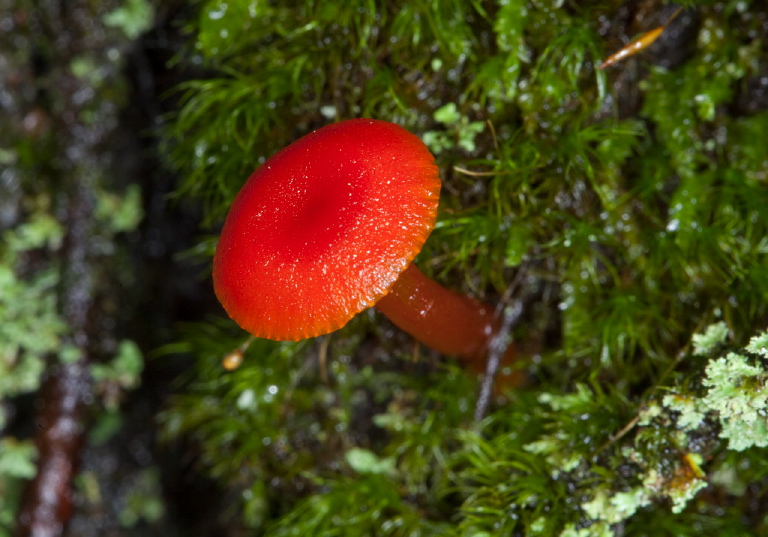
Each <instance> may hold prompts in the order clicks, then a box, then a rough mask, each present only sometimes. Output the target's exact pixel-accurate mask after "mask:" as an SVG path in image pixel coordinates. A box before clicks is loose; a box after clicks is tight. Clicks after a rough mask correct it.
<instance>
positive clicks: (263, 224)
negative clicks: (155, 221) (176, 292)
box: [213, 119, 440, 341]
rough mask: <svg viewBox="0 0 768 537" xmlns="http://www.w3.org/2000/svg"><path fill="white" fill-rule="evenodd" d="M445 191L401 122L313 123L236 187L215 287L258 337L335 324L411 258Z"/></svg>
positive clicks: (304, 334)
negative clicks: (309, 130) (316, 126)
mask: <svg viewBox="0 0 768 537" xmlns="http://www.w3.org/2000/svg"><path fill="white" fill-rule="evenodd" d="M439 196H440V177H439V175H438V170H437V166H436V165H435V159H434V157H433V156H432V154H431V153H430V152H429V150H428V149H427V147H426V146H425V145H424V143H423V142H422V141H421V140H420V139H419V138H418V137H416V136H415V135H413V134H411V133H410V132H408V131H406V130H405V129H403V128H402V127H399V126H398V125H395V124H393V123H388V122H386V121H378V120H374V119H351V120H347V121H342V122H340V123H336V124H333V125H328V126H326V127H323V128H321V129H318V130H316V131H314V132H312V133H310V134H308V135H306V136H304V137H303V138H301V139H299V140H297V141H296V142H294V143H293V144H291V145H289V146H288V147H286V148H285V149H283V150H282V151H280V152H279V153H277V154H275V155H274V156H273V157H271V158H270V159H269V160H267V161H266V162H265V163H264V164H263V165H262V166H261V167H260V168H259V169H258V170H256V171H255V172H254V173H253V175H251V176H250V178H249V179H248V181H247V182H246V183H245V185H243V188H242V189H241V190H240V192H239V193H238V195H237V196H236V197H235V200H234V202H233V203H232V206H231V208H230V210H229V214H228V215H227V219H226V222H225V223H224V228H223V229H222V232H221V237H220V238H219V242H218V244H217V246H216V253H215V255H214V258H213V283H214V290H215V292H216V296H217V297H218V299H219V301H220V302H221V303H222V305H223V306H224V309H225V310H226V311H227V313H228V314H229V316H230V317H231V318H232V319H234V320H235V322H237V324H239V325H240V326H241V327H242V328H244V329H245V330H247V331H248V332H250V333H251V334H253V335H255V336H257V337H264V338H269V339H275V340H290V341H297V340H300V339H304V338H308V337H313V336H318V335H321V334H327V333H329V332H332V331H334V330H337V329H338V328H341V327H342V326H344V325H345V324H346V323H347V322H348V321H349V320H350V319H352V317H354V316H355V315H356V314H357V313H359V312H360V311H362V310H364V309H366V308H368V307H370V306H373V305H374V304H375V303H376V302H377V301H378V300H379V299H380V298H381V297H383V296H384V295H386V294H387V292H388V291H389V289H390V287H391V286H392V285H393V284H394V282H395V280H397V277H398V276H399V275H400V273H401V272H402V271H403V270H405V268H406V267H407V266H408V265H409V263H410V262H411V261H412V260H413V258H414V257H416V255H417V254H418V253H419V251H420V250H421V248H422V246H423V245H424V242H425V241H426V239H427V237H428V236H429V233H430V232H431V231H432V228H433V227H434V224H435V220H436V218H437V205H438V199H439Z"/></svg>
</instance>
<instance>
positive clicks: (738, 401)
mask: <svg viewBox="0 0 768 537" xmlns="http://www.w3.org/2000/svg"><path fill="white" fill-rule="evenodd" d="M703 384H704V385H705V386H707V387H709V390H708V392H707V395H706V397H704V399H703V403H704V405H705V406H706V407H707V408H709V409H710V410H712V411H714V412H715V413H716V414H717V418H718V420H719V421H720V425H721V427H722V431H721V433H720V436H721V437H722V438H727V439H728V440H729V444H728V447H729V449H733V450H736V451H743V450H745V449H747V448H749V447H752V446H759V447H765V446H768V421H767V416H768V387H766V371H765V368H764V367H761V366H758V365H754V364H752V363H750V362H749V360H748V359H747V358H746V357H745V356H741V355H740V354H736V353H733V352H731V353H728V355H727V356H726V357H725V358H719V359H717V360H713V361H711V362H710V363H709V365H708V366H707V369H706V378H705V379H704V381H703Z"/></svg>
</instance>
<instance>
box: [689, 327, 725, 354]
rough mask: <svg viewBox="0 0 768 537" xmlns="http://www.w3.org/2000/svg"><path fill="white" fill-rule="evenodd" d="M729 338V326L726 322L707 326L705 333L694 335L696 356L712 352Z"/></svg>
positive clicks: (694, 352)
mask: <svg viewBox="0 0 768 537" xmlns="http://www.w3.org/2000/svg"><path fill="white" fill-rule="evenodd" d="M727 338H728V326H726V324H725V323H724V322H722V321H721V322H719V323H715V324H712V325H710V326H709V327H707V330H706V331H705V332H704V333H703V334H695V335H694V336H693V354H695V355H696V356H706V355H707V354H709V353H711V352H712V351H713V350H715V348H716V347H717V346H718V345H722V344H723V343H725V340H726V339H727Z"/></svg>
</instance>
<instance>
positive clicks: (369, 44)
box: [163, 0, 768, 535]
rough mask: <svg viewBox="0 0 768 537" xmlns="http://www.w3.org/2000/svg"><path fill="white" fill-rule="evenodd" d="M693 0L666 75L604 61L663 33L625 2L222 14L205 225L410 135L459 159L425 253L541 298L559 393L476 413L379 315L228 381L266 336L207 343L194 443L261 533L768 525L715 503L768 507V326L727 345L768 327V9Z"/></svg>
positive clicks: (562, 531)
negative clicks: (267, 174)
mask: <svg viewBox="0 0 768 537" xmlns="http://www.w3.org/2000/svg"><path fill="white" fill-rule="evenodd" d="M685 5H686V6H687V8H688V9H689V12H687V13H685V14H684V15H680V18H679V20H678V22H681V21H683V20H684V19H685V20H688V22H687V23H684V24H687V25H688V26H686V28H687V30H690V31H692V32H695V33H696V32H697V36H696V38H695V39H693V40H692V41H690V42H689V43H687V45H689V46H690V53H689V54H688V55H687V56H686V57H685V58H683V59H682V60H680V61H679V63H677V64H676V65H674V66H673V67H669V68H662V67H659V66H652V65H649V63H650V62H651V61H652V60H653V59H654V58H655V57H656V56H654V54H655V53H653V51H652V49H651V50H649V51H647V53H641V54H640V55H638V56H633V57H631V58H628V59H626V60H624V62H623V63H620V64H618V65H617V66H615V67H613V68H611V69H610V70H607V71H597V70H595V68H594V63H595V62H596V61H598V60H601V59H602V58H603V57H605V56H606V55H607V54H606V53H607V52H608V50H607V49H608V48H609V46H611V45H610V44H609V42H608V41H607V38H606V37H603V36H604V35H606V32H607V33H608V34H611V33H613V32H618V33H621V34H622V35H621V37H622V38H623V39H624V40H626V39H627V38H630V37H636V36H627V35H623V33H622V32H621V29H620V28H619V29H614V28H615V27H616V26H617V25H620V24H621V21H622V20H624V16H623V15H621V13H623V11H621V9H622V6H620V5H619V4H618V3H615V2H609V3H608V4H605V5H603V6H599V7H594V8H589V9H585V8H582V7H579V6H576V5H572V4H568V5H560V4H557V5H544V4H541V3H535V2H525V1H522V0H511V1H505V2H499V3H498V4H493V3H490V4H489V3H479V2H458V1H457V2H448V3H445V2H437V1H425V2H418V3H403V4H402V5H397V6H387V7H381V6H377V5H373V4H371V3H368V2H362V1H360V2H356V3H353V4H349V5H344V6H341V5H333V6H331V5H315V4H306V3H303V2H288V3H282V4H280V5H264V4H259V5H258V6H257V5H251V4H248V3H247V2H227V3H226V4H225V3H222V2H218V1H216V2H214V1H211V2H206V3H204V4H203V5H202V6H201V14H200V19H199V20H198V21H197V23H195V24H192V25H191V29H192V31H193V32H195V33H194V34H193V35H194V36H195V37H196V42H195V46H194V49H195V50H196V51H197V52H198V53H200V55H201V57H202V61H203V62H204V65H205V66H206V67H207V68H209V69H210V71H209V73H210V76H209V77H208V78H206V79H204V80H195V81H192V82H190V83H188V84H186V85H185V86H183V87H182V91H183V98H182V108H181V109H180V111H179V113H178V115H177V116H176V117H175V118H174V120H173V121H172V122H171V124H170V125H169V131H168V136H167V139H166V146H167V148H168V155H169V156H170V161H171V163H172V164H173V165H174V166H176V167H177V169H179V170H181V171H182V172H183V176H184V177H185V179H184V180H183V181H182V183H181V184H180V186H179V189H178V192H177V195H178V196H191V197H196V198H198V199H200V200H202V201H203V202H204V203H205V206H206V208H207V211H206V217H205V219H204V225H205V226H210V227H212V226H214V225H216V224H217V223H218V222H220V221H221V219H222V218H223V215H224V214H225V212H226V209H227V205H228V203H229V201H230V200H231V199H232V197H233V196H234V195H235V193H236V191H237V190H238V189H239V187H240V186H241V185H242V183H243V182H244V180H245V178H247V177H248V175H249V174H250V173H251V172H252V171H253V169H255V168H256V167H257V166H258V164H259V163H260V162H262V161H263V159H265V158H267V157H268V156H270V155H271V154H272V153H274V152H275V151H277V150H278V149H279V148H281V147H283V146H285V145H287V144H288V143H290V142H291V141H293V140H294V139H296V138H297V137H299V136H301V135H303V134H305V133H307V132H308V131H310V130H312V129H313V128H316V127H319V126H321V125H323V124H325V123H327V122H329V121H335V120H341V119H345V118H348V117H359V116H371V117H377V118H380V119H386V120H390V121H395V122H397V123H399V124H402V125H403V126H405V127H406V128H408V129H410V130H411V131H413V132H415V133H417V134H419V135H420V136H422V137H423V139H424V140H425V141H426V142H427V143H428V144H429V145H430V147H431V148H432V149H433V151H434V152H435V153H436V154H437V158H438V164H439V166H440V170H441V177H442V179H443V184H444V188H443V194H442V199H441V205H440V214H439V220H438V223H437V226H436V229H435V230H434V232H433V233H432V235H431V237H430V239H429V241H428V243H427V244H426V246H425V248H424V250H423V251H422V253H421V254H420V257H419V258H418V259H417V263H419V265H420V267H422V268H423V269H424V270H425V271H426V272H428V273H430V274H432V275H434V276H435V277H436V278H437V279H439V280H440V281H441V282H443V283H445V284H446V285H448V286H450V287H452V288H455V289H459V290H462V291H464V292H467V293H469V294H472V295H473V296H476V297H478V298H482V299H486V300H488V301H490V302H492V303H498V300H499V297H500V296H505V295H506V294H507V292H508V291H509V289H510V288H512V290H513V293H514V296H516V297H519V298H522V299H524V301H525V302H526V304H527V305H526V316H525V322H524V323H522V324H521V326H519V327H517V328H516V329H515V334H514V337H515V339H516V340H518V341H521V342H522V345H521V347H523V348H526V349H528V348H530V349H536V350H535V351H534V353H533V354H534V356H533V357H529V356H527V355H525V356H524V357H523V359H522V360H521V362H520V365H519V367H520V368H521V369H524V370H525V371H526V373H528V374H529V375H530V377H532V378H533V379H534V382H533V383H532V386H530V387H528V388H525V389H521V390H518V391H515V392H514V393H510V394H507V395H508V398H509V399H508V400H507V401H506V403H504V401H503V400H501V399H500V400H499V401H498V403H499V404H498V405H496V406H494V407H493V408H492V411H491V413H490V415H489V416H488V417H487V418H486V419H485V420H484V421H483V422H482V423H480V424H473V423H472V422H471V416H472V413H473V407H474V402H475V398H476V393H477V392H476V385H475V384H474V383H473V379H469V378H466V376H464V375H462V373H461V371H459V370H457V369H456V368H454V367H451V366H445V365H444V363H445V362H444V361H441V359H439V358H437V357H435V356H434V355H432V354H429V353H426V357H425V356H423V354H424V353H420V354H419V353H414V351H413V350H412V347H411V345H410V341H409V340H408V339H407V338H403V339H400V338H399V336H397V337H395V338H394V339H393V337H392V334H393V333H396V332H392V331H391V326H390V325H388V324H387V323H386V321H384V320H382V319H381V318H380V317H379V316H378V315H377V314H375V313H374V312H368V313H364V314H362V315H360V316H358V318H357V319H355V320H354V321H353V322H351V323H350V325H348V326H347V327H345V328H344V329H343V330H341V331H340V332H338V333H335V334H332V335H330V336H327V337H326V339H323V340H321V341H316V342H305V343H302V344H298V345H297V344H274V343H268V342H258V343H256V344H255V346H254V347H253V349H249V351H248V353H247V356H246V365H245V366H244V367H243V368H242V369H241V370H238V371H236V372H233V373H227V374H225V373H223V372H222V370H221V369H218V368H217V367H216V366H215V365H214V363H216V362H218V360H219V359H220V357H221V356H223V355H225V354H226V353H227V352H229V351H230V350H231V349H232V348H235V347H236V346H238V345H239V341H238V336H237V335H236V334H237V331H236V330H237V329H236V328H235V327H234V326H233V325H232V323H230V322H228V321H226V320H215V321H211V322H210V323H205V324H204V325H203V326H200V327H197V328H196V329H195V332H196V333H195V334H194V335H189V336H187V337H186V343H185V344H184V345H186V346H185V348H186V349H187V350H189V351H190V352H192V353H193V354H194V355H195V356H196V357H197V359H198V363H197V366H196V370H195V372H194V374H191V375H190V379H188V384H187V385H186V388H185V391H184V393H182V394H180V395H179V396H178V398H177V399H176V401H175V403H174V405H172V406H171V407H170V408H169V409H168V410H167V411H166V413H165V414H164V418H163V420H164V424H165V428H166V432H167V434H168V436H169V437H176V436H178V435H181V434H187V435H189V436H191V437H192V438H194V439H195V440H196V441H197V442H198V443H199V445H200V449H201V452H202V462H203V464H204V465H205V467H207V468H208V469H209V471H210V472H211V474H212V475H214V476H216V477H218V478H220V479H221V480H222V483H223V486H228V487H232V488H235V489H237V490H242V491H246V492H248V494H247V495H245V494H244V496H243V498H244V499H243V505H244V512H246V513H249V515H248V516H247V517H246V518H245V520H244V521H241V522H242V523H243V524H246V525H248V526H249V527H252V528H256V529H258V530H260V531H266V530H267V528H272V529H275V528H276V530H275V531H279V532H280V534H301V535H303V534H311V533H313V532H315V533H316V532H326V533H327V534H329V535H334V534H338V535H345V534H349V535H355V534H358V535H359V534H398V535H409V534H420V533H425V534H431V533H435V532H438V533H440V532H442V533H441V534H447V535H453V534H455V535H515V534H521V535H522V534H529V535H613V534H617V535H618V534H625V535H688V534H693V533H704V534H723V535H738V534H740V533H739V532H740V531H741V532H743V534H748V533H749V532H750V531H752V532H753V533H755V532H756V534H759V531H760V530H761V529H765V523H764V522H760V521H756V520H752V519H749V520H745V519H744V517H742V516H741V511H740V510H741V506H740V505H739V502H738V501H737V499H735V498H730V497H729V498H728V500H724V501H719V500H718V499H717V497H718V496H717V494H701V493H700V491H701V490H702V488H703V487H705V486H706V484H707V482H708V481H707V477H706V475H713V474H715V475H722V476H728V475H731V476H733V474H734V473H735V474H736V476H735V477H733V479H731V480H730V481H729V480H728V479H726V478H725V477H724V478H723V479H722V480H721V482H722V483H723V485H722V487H724V490H725V489H727V491H737V490H740V491H744V490H748V487H747V488H745V487H744V486H743V483H744V482H749V483H750V484H751V486H752V487H754V490H763V485H762V484H761V481H760V479H761V477H754V478H753V477H750V476H749V475H748V472H747V471H746V470H741V469H739V468H738V466H737V465H736V463H735V462H734V459H733V458H732V457H731V456H730V455H729V452H728V448H729V447H731V448H741V449H744V448H748V446H751V447H749V448H748V449H745V451H744V452H743V453H744V454H745V459H744V460H745V461H747V462H748V465H750V468H751V469H752V470H754V469H755V468H762V467H763V466H764V464H763V463H761V462H760V461H761V460H762V459H761V455H760V450H759V446H763V445H764V440H763V437H764V436H765V434H764V431H763V429H762V427H763V424H764V423H763V420H762V417H761V413H762V412H763V411H764V409H763V405H762V403H763V402H764V399H765V394H763V390H762V387H761V386H762V381H763V380H764V379H763V374H762V373H761V371H762V370H763V367H762V365H761V361H760V360H762V358H757V357H755V356H751V355H750V353H752V354H758V355H761V356H765V355H766V354H768V353H766V351H765V348H766V347H767V345H766V344H765V342H766V341H768V337H766V336H759V337H758V339H755V340H753V343H752V344H751V346H750V347H748V348H747V350H746V352H744V351H738V352H736V351H734V352H733V354H732V355H731V354H728V352H727V351H726V352H724V353H723V352H722V350H723V349H726V348H727V346H728V345H736V346H737V347H738V346H739V345H742V342H744V341H745V340H746V338H748V337H749V336H751V335H752V334H753V333H754V332H755V331H756V330H757V329H759V328H762V327H761V323H763V322H764V319H765V317H766V314H768V311H767V310H766V304H768V300H766V299H768V277H766V274H768V259H767V258H766V255H765V244H764V243H765V239H764V238H765V236H766V235H768V218H766V213H765V210H764V207H765V206H766V205H767V204H768V198H767V197H768V191H766V189H765V180H766V175H765V169H766V166H768V161H766V152H765V150H764V147H763V146H764V144H763V143H761V141H762V140H764V139H765V138H766V134H767V133H768V113H766V111H765V110H764V107H763V108H759V107H758V109H757V110H750V111H749V112H747V111H745V107H744V106H743V104H742V103H743V96H744V93H745V91H747V90H746V88H748V87H749V84H751V83H752V82H753V81H754V80H755V77H757V76H759V75H758V73H762V72H764V70H765V69H766V60H765V55H764V54H762V45H760V43H759V39H757V38H756V37H755V36H758V35H761V34H760V32H761V31H762V29H761V28H762V27H761V22H760V21H761V20H763V19H764V17H765V9H764V8H763V7H762V6H757V5H756V4H755V3H752V4H750V3H745V2H725V1H715V2H706V3H701V2H686V3H685ZM723 14H727V15H726V16H724V15H723ZM646 15H648V14H647V13H646ZM651 15H653V16H655V17H658V18H660V19H663V17H662V15H661V14H659V13H653V14H651ZM688 15H690V17H689V16H688ZM694 20H698V21H700V25H699V26H696V25H695V22H694ZM634 22H636V23H638V24H640V22H641V21H640V18H639V16H638V19H637V20H636V21H634ZM681 24H683V23H682V22H681ZM632 28H633V30H632V31H633V32H634V31H635V30H636V29H635V28H634V26H632ZM651 29H652V27H648V28H644V29H643V30H644V31H648V30H651ZM624 30H625V31H626V28H624ZM671 33H674V34H675V35H677V36H678V38H679V37H680V36H684V35H685V32H682V31H681V32H677V31H676V30H675V31H674V32H671ZM223 36H235V37H234V38H233V39H227V38H225V37H223ZM212 249H213V248H212V242H211V241H210V240H206V241H201V246H200V248H199V249H198V251H199V252H201V253H203V254H210V252H211V251H212ZM713 323H714V324H713ZM707 325H712V326H711V327H710V328H709V329H708V330H706V331H705V332H704V333H703V334H700V332H701V331H702V327H704V326H707ZM414 354H419V355H420V356H421V358H420V359H419V360H418V361H414V359H413V355H414ZM691 354H693V355H696V356H695V357H690V355H691ZM320 358H322V359H320ZM270 389H271V390H273V391H274V393H272V392H270V391H269V390H270ZM267 395H270V397H267ZM265 397H266V398H265ZM748 427H751V428H752V429H751V430H750V431H747V430H746V429H747V428H748ZM252 431H259V433H258V435H254V434H252ZM308 438H311V439H312V441H309V440H308ZM739 442H741V443H739ZM761 465H762V466H761ZM705 474H706V475H705ZM755 475H763V474H755ZM274 480H277V481H274ZM275 482H278V483H279V484H278V485H275V489H276V490H275V489H270V486H272V485H269V484H271V483H275ZM737 482H738V483H741V485H740V486H735V485H734V486H730V485H728V486H726V483H737ZM710 486H711V487H715V490H714V492H715V493H719V492H721V490H720V489H719V488H717V487H720V485H718V484H712V485H710ZM376 491H378V492H379V493H380V494H379V495H377V494H376V493H375V492H376ZM727 491H726V492H724V493H725V494H731V492H727ZM345 495H347V496H359V497H360V498H361V501H360V503H359V504H355V505H348V504H347V503H348V502H347V503H344V501H343V499H342V498H343V497H344V496H345ZM334 514H337V515H338V516H336V517H334ZM271 517H274V518H271ZM355 532H357V533H355ZM622 532H623V533H622Z"/></svg>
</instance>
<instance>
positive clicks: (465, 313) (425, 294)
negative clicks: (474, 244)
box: [376, 263, 515, 373]
mask: <svg viewBox="0 0 768 537" xmlns="http://www.w3.org/2000/svg"><path fill="white" fill-rule="evenodd" d="M376 308H377V309H378V310H379V311H380V312H381V313H383V314H384V315H386V316H387V318H389V320H390V321H392V322H393V323H394V324H395V325H397V326H398V327H399V328H401V329H402V330H404V331H405V332H408V333H409V334H411V335H412V336H413V337H415V338H416V339H417V340H419V341H420V342H422V343H424V344H425V345H427V346H428V347H431V348H432V349H435V350H436V351H438V352H441V353H443V354H450V355H454V356H457V357H458V358H459V359H460V360H461V361H462V362H464V363H465V364H466V365H467V366H469V367H470V368H471V369H472V371H473V372H475V373H481V372H483V371H485V359H486V357H487V354H488V345H489V343H490V341H491V338H492V337H493V336H494V335H495V334H496V333H497V332H498V331H499V329H500V328H501V323H500V321H499V319H498V318H497V317H496V316H495V315H494V312H493V308H492V307H490V306H489V305H487V304H483V303H482V302H478V301H477V300H474V299H472V298H469V297H467V296H464V295H460V294H458V293H455V292H453V291H451V290H449V289H446V288H445V287H443V286H442V285H440V284H439V283H437V282H435V281H434V280H431V279H430V278H428V277H427V276H425V275H424V273H423V272H421V271H420V270H419V269H418V268H417V267H416V265H414V264H413V263H411V264H410V265H409V266H408V268H407V269H405V271H403V273H402V274H400V277H399V278H398V279H397V281H396V282H395V284H394V285H393V286H392V288H391V289H390V291H389V293H388V294H387V295H385V296H384V297H383V298H382V299H380V300H379V301H378V302H377V303H376ZM514 355H515V349H514V346H513V345H510V346H509V348H508V349H507V352H506V353H505V354H504V357H503V359H502V365H508V364H509V363H510V362H511V361H512V360H514Z"/></svg>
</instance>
